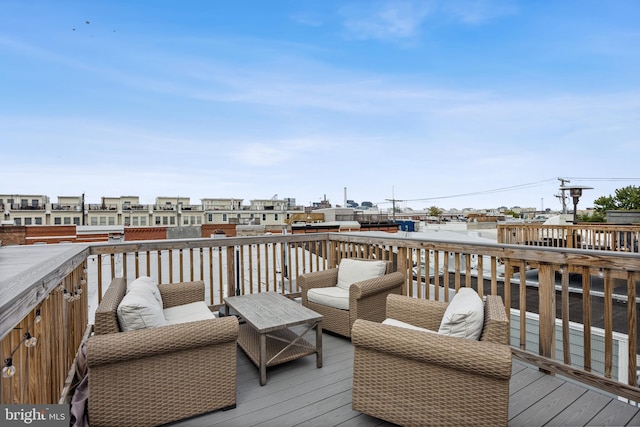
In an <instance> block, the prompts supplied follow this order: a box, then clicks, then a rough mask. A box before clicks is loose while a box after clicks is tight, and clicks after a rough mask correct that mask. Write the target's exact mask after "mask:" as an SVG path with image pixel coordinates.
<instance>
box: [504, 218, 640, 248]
mask: <svg viewBox="0 0 640 427" xmlns="http://www.w3.org/2000/svg"><path fill="white" fill-rule="evenodd" d="M497 230H498V243H508V244H514V245H531V246H551V247H562V248H577V249H596V250H608V251H620V252H636V253H638V252H639V248H638V244H639V242H640V225H617V224H576V225H573V224H567V225H543V224H498V226H497Z"/></svg>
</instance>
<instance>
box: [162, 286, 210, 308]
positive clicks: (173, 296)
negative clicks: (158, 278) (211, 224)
mask: <svg viewBox="0 0 640 427" xmlns="http://www.w3.org/2000/svg"><path fill="white" fill-rule="evenodd" d="M158 289H159V290H160V295H161V296H162V306H163V308H169V307H175V306H177V305H184V304H191V303H192V302H198V301H204V282H203V281H202V280H199V281H197V282H180V283H171V284H168V283H165V284H161V285H158Z"/></svg>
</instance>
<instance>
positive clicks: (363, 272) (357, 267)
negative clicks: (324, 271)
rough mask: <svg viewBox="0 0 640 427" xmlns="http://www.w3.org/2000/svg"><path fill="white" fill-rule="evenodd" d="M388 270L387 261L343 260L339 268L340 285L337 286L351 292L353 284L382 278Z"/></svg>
mask: <svg viewBox="0 0 640 427" xmlns="http://www.w3.org/2000/svg"><path fill="white" fill-rule="evenodd" d="M386 270H387V263H386V261H369V260H358V259H352V258H343V259H342V260H340V265H339V266H338V283H337V285H336V286H338V287H339V288H342V289H346V290H349V286H351V284H352V283H357V282H362V281H363V280H368V279H374V278H376V277H380V276H382V275H384V273H385V272H386Z"/></svg>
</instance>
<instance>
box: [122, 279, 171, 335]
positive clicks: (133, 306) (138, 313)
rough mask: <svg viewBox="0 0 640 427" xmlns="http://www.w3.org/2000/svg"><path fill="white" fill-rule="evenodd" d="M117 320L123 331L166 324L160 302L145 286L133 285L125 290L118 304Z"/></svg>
mask: <svg viewBox="0 0 640 427" xmlns="http://www.w3.org/2000/svg"><path fill="white" fill-rule="evenodd" d="M118 321H119V322H120V328H121V329H122V330H123V331H133V330H136V329H144V328H151V327H155V326H163V325H165V324H166V321H165V319H164V315H163V313H162V303H160V304H159V303H158V301H157V300H156V298H155V297H154V295H153V291H152V290H151V289H149V288H148V287H146V286H135V287H132V288H131V289H129V290H128V291H127V293H126V294H125V296H124V298H122V301H120V304H119V305H118Z"/></svg>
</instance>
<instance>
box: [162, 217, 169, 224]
mask: <svg viewBox="0 0 640 427" xmlns="http://www.w3.org/2000/svg"><path fill="white" fill-rule="evenodd" d="M168 224H169V217H166V216H163V217H162V225H168Z"/></svg>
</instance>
